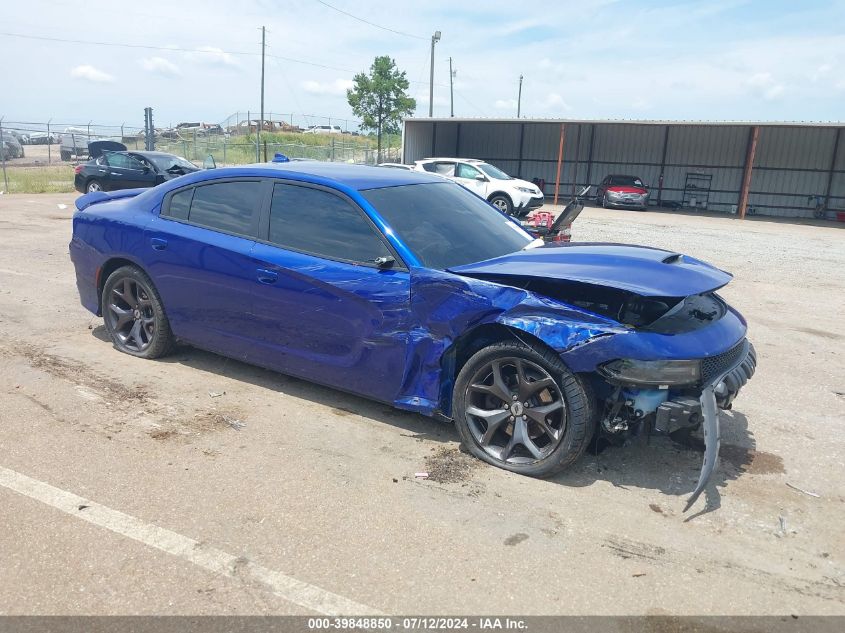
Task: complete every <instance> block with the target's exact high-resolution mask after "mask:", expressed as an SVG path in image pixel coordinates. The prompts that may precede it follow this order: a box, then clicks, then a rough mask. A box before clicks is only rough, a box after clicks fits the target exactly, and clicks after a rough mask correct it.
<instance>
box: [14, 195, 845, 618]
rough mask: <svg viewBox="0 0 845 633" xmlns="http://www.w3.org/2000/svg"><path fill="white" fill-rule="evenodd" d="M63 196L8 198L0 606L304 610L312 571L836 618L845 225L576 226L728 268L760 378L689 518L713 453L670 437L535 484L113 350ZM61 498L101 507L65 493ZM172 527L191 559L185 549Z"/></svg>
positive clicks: (215, 378)
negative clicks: (90, 299)
mask: <svg viewBox="0 0 845 633" xmlns="http://www.w3.org/2000/svg"><path fill="white" fill-rule="evenodd" d="M72 203H73V196H72V195H67V194H63V195H11V196H10V195H5V196H0V236H2V244H3V248H2V249H0V475H2V476H0V484H2V485H0V504H2V508H3V511H2V512H0V560H2V561H3V573H2V574H0V614H11V613H15V614H21V613H40V614H45V613H49V614H64V613H90V614H144V613H168V614H199V613H206V614H232V613H254V614H271V613H272V614H284V613H309V612H313V611H314V608H313V605H312V607H308V606H303V605H307V604H312V603H309V602H308V601H307V600H303V599H299V600H298V599H297V598H296V595H301V593H300V594H296V591H294V589H296V588H297V587H300V588H301V585H297V584H296V582H298V583H307V587H311V588H317V589H313V590H312V589H309V590H308V591H310V592H311V593H309V594H308V595H310V596H314V595H319V596H335V598H332V599H337V596H342V597H345V598H346V599H349V600H353V601H355V603H356V604H361V605H367V606H368V607H370V608H372V609H373V610H379V611H382V612H386V613H403V614H409V613H482V612H483V613H491V612H493V613H510V614H588V613H600V614H709V613H726V614H796V615H805V614H840V615H843V614H845V587H843V585H845V560H843V552H845V536H843V530H842V525H843V520H845V490H843V477H842V475H843V471H845V469H843V461H845V331H843V328H842V315H843V314H845V275H843V270H845V240H843V237H845V233H843V232H842V229H841V228H840V227H838V226H835V225H833V224H826V225H807V224H790V223H778V222H767V221H762V220H749V221H745V222H742V221H739V220H735V219H732V218H725V217H701V216H692V215H678V214H666V213H656V212H645V213H637V212H628V211H605V210H600V209H592V208H588V209H586V210H585V211H584V213H583V214H582V217H581V218H579V220H578V221H577V222H576V224H575V227H574V237H575V239H576V240H581V241H585V240H589V241H616V242H634V243H641V244H650V245H655V246H660V247H663V248H668V249H672V250H678V251H681V252H684V253H688V254H690V255H693V256H697V257H701V258H703V259H706V260H709V261H711V262H713V263H715V264H716V265H718V266H720V267H722V268H725V269H726V270H729V271H731V272H733V273H734V275H735V279H734V281H733V282H732V283H731V284H730V285H729V286H728V287H727V288H726V289H725V290H724V295H725V296H726V298H727V299H728V300H729V301H730V302H731V303H732V304H733V305H735V306H736V307H737V308H739V309H740V311H742V312H743V313H744V315H745V316H746V318H747V319H748V321H749V336H750V337H751V339H752V340H753V341H754V344H755V346H756V348H757V350H758V354H759V359H760V364H759V368H758V371H757V375H756V376H755V377H754V379H753V380H752V381H751V382H750V383H749V384H748V386H747V387H746V388H745V389H744V390H743V391H742V393H741V394H740V395H739V397H738V398H737V400H736V403H735V406H734V409H733V410H732V411H729V412H724V413H723V417H722V423H723V433H724V439H723V442H724V448H723V453H722V460H721V464H720V466H719V468H718V471H717V473H716V474H715V476H714V479H713V483H712V485H711V486H710V488H709V489H708V490H707V492H706V499H702V500H701V501H699V502H698V504H697V505H696V506H695V507H694V509H693V510H692V511H691V512H690V513H688V514H686V515H684V514H683V513H682V512H681V510H682V508H683V503H684V498H685V496H686V495H688V494H689V492H690V491H691V490H692V488H693V486H694V485H695V481H696V478H697V473H698V470H699V468H700V459H701V455H700V453H697V452H695V451H693V450H685V449H682V448H680V447H677V446H674V445H672V444H670V443H668V442H667V441H665V440H661V439H657V438H652V441H651V442H650V444H646V443H645V442H642V443H635V444H634V445H632V446H629V447H626V448H609V449H607V450H605V451H604V452H602V453H600V454H599V455H597V456H596V455H587V456H585V458H584V459H582V461H581V462H580V463H579V464H577V465H576V467H574V468H573V469H572V470H570V471H568V472H566V473H563V474H561V475H559V476H557V477H555V478H554V479H551V480H548V481H538V480H532V479H528V478H523V477H518V476H515V475H512V474H510V473H506V472H504V471H501V470H498V469H494V468H491V467H488V466H486V465H483V464H480V463H474V462H473V461H472V460H470V459H469V458H468V457H467V456H466V455H464V454H462V453H460V452H459V451H458V442H457V435H456V433H455V432H454V430H453V429H452V428H451V427H449V426H448V425H443V424H440V423H436V422H434V421H431V420H428V419H425V418H422V417H420V416H416V415H412V414H407V413H402V412H398V411H394V410H392V409H390V408H388V407H386V406H384V405H381V404H377V403H372V402H369V401H366V400H363V399H360V398H356V397H354V396H350V395H347V394H343V393H340V392H337V391H333V390H331V389H325V388H322V387H317V386H314V385H311V384H308V383H304V382H302V381H299V380H295V379H292V378H287V377H285V376H281V375H278V374H274V373H272V372H267V371H263V370H260V369H256V368H254V367H250V366H247V365H244V364H241V363H238V362H236V361H232V360H226V359H224V358H221V357H219V356H215V355H214V354H209V353H205V352H200V351H197V350H194V349H190V348H187V347H182V348H180V349H178V350H177V352H176V353H175V354H174V355H173V356H171V357H169V358H167V359H165V360H162V361H159V362H147V361H142V360H138V359H134V358H131V357H128V356H126V355H123V354H120V353H118V352H116V351H115V350H114V349H113V348H112V347H111V345H110V344H109V342H108V341H107V337H106V335H105V333H104V331H103V327H102V321H101V320H100V319H97V318H93V317H92V316H91V315H90V314H88V313H86V312H85V311H84V310H83V309H82V308H81V307H80V306H79V303H78V297H77V294H76V288H75V285H74V275H73V269H72V266H71V264H70V262H69V260H68V257H67V243H68V239H69V235H70V226H71V225H70V218H71V212H72ZM61 205H69V206H67V207H65V208H61ZM429 470H430V471H431V472H430V476H429V478H422V477H416V476H415V474H416V473H419V472H423V471H429ZM4 478H5V479H4ZM3 481H6V482H7V483H6V484H3V483H2V482H3ZM12 481H18V482H21V481H26V482H29V483H27V484H26V485H23V484H15V485H17V486H18V487H17V488H15V486H14V485H12V484H11V483H8V482H12ZM33 482H35V483H33ZM38 482H44V483H46V484H49V485H50V486H52V488H49V489H48V488H46V487H45V486H44V483H38ZM787 484H792V485H794V486H796V487H797V488H800V489H802V490H804V491H806V492H811V493H813V495H817V496H812V495H809V494H806V492H801V491H799V490H796V489H793V488H790V487H789V486H787ZM21 486H23V488H21ZM27 486H28V487H27ZM22 489H26V490H30V492H29V493H27V494H22V493H21V490H22ZM57 489H58V491H57ZM14 490H17V491H14ZM26 490H25V491H26ZM37 490H41V491H42V492H41V493H37V494H36V492H32V491H37ZM44 490H47V491H48V492H49V491H52V492H49V494H48V492H43V491H44ZM62 491H66V492H62ZM68 492H69V493H73V494H74V495H78V496H79V497H83V498H84V499H87V500H90V501H86V502H84V503H79V505H78V506H74V507H60V506H61V505H62V504H61V503H59V502H58V501H56V502H53V503H48V501H49V499H53V498H54V499H60V498H64V499H76V498H78V497H72V496H68V495H67V493H68ZM39 494H40V495H41V497H39V496H38V495H39ZM62 495H64V496H62ZM36 499H39V500H36ZM65 505H66V504H65ZM115 511H119V512H120V513H123V514H120V515H117V514H115ZM86 512H87V513H88V514H87V515H86V514H85V513H86ZM92 512H93V514H92ZM109 513H111V514H109ZM114 516H120V517H124V518H123V519H121V520H122V521H124V523H126V522H128V521H130V519H131V521H134V522H135V523H133V525H135V524H137V525H143V526H145V527H143V529H140V528H139V529H138V530H135V531H134V532H133V531H132V530H129V529H128V528H127V529H124V530H123V531H122V532H120V531H119V530H117V528H115V527H114V525H113V524H112V526H111V527H109V525H108V521H107V520H106V519H103V518H102V517H106V518H108V517H114ZM127 516H128V517H130V518H125V517H127ZM97 517H101V518H100V519H98V518H97ZM110 520H111V519H110ZM98 521H99V523H98ZM113 523H114V522H113ZM118 523H119V521H118ZM104 525H105V527H104ZM121 525H123V524H121ZM162 530H165V532H162ZM173 534H176V535H181V536H182V537H183V538H184V539H189V540H187V541H184V542H189V543H193V545H192V546H190V547H181V549H180V548H177V547H175V546H168V547H169V549H168V547H165V545H163V544H162V542H161V539H165V537H166V538H170V539H171V542H182V541H178V539H177V541H174V540H173V539H176V537H175V536H173ZM167 535H170V536H167ZM156 539H159V540H158V541H157V540H156ZM165 540H166V539H165ZM150 543H155V544H154V545H153V546H152V547H150V546H149V545H150ZM227 556H229V557H231V558H230V559H229V558H226V557H227ZM225 560H228V561H229V562H228V563H225V564H224V563H219V564H218V562H219V561H225ZM262 570H263V571H262ZM285 579H287V580H285ZM291 579H293V580H291ZM294 580H295V581H296V582H294ZM315 592H316V593H315ZM320 592H323V593H320ZM327 592H328V593H327ZM306 593H307V592H306Z"/></svg>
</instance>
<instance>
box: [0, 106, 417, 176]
mask: <svg viewBox="0 0 845 633" xmlns="http://www.w3.org/2000/svg"><path fill="white" fill-rule="evenodd" d="M264 116H265V118H264V119H263V120H264V123H263V125H262V126H261V130H260V131H259V129H258V128H259V121H258V117H256V116H255V115H254V114H252V113H251V112H243V113H239V112H238V113H235V114H233V115H231V116H229V117H227V118H226V119H225V120H224V121H223V122H222V123H219V124H209V123H205V122H198V121H188V122H180V123H178V124H177V125H175V126H172V127H169V126H164V127H161V126H159V123H160V122H159V121H155V120H154V124H155V126H156V127H155V150H156V151H161V152H168V153H171V154H177V155H179V156H183V157H185V158H187V159H188V160H190V161H193V162H195V163H197V164H200V163H202V162H203V160H204V159H205V158H206V157H207V156H209V155H211V156H213V157H214V160H215V162H216V163H217V165H218V166H231V165H243V164H250V163H255V162H264V161H266V160H272V158H273V156H274V155H275V154H276V153H281V154H284V155H285V156H288V157H289V158H303V159H311V160H319V161H335V162H348V163H358V164H367V165H374V164H376V163H378V162H399V161H400V160H401V155H402V152H401V147H400V137H399V136H398V135H386V136H384V137H383V138H382V144H383V147H382V152H381V156H379V155H378V151H377V143H376V139H375V138H372V137H370V136H363V135H361V134H359V133H358V132H357V126H358V122H357V121H354V120H352V119H340V118H332V117H318V116H315V115H294V114H278V113H265V115H264ZM315 126H316V127H315ZM94 140H111V141H117V142H120V143H122V144H123V145H125V146H126V147H127V149H128V150H130V151H132V150H138V151H143V150H144V149H145V136H144V129H143V127H141V126H137V125H127V124H122V125H103V124H99V123H96V122H93V121H88V122H78V121H77V122H67V121H63V120H61V119H56V120H53V119H50V120H49V121H46V122H45V121H17V120H7V119H0V159H2V163H3V174H2V180H0V191H8V192H10V193H15V192H28V193H38V192H49V191H55V192H59V191H72V190H73V169H72V167H73V166H75V165H76V164H78V163H79V162H83V161H85V160H88V143H89V142H90V141H94Z"/></svg>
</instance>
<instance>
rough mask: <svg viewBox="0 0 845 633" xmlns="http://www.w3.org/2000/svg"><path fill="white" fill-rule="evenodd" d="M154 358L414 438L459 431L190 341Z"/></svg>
mask: <svg viewBox="0 0 845 633" xmlns="http://www.w3.org/2000/svg"><path fill="white" fill-rule="evenodd" d="M91 333H92V335H93V336H94V337H96V338H97V339H99V340H101V341H105V342H108V343H111V338H110V337H109V335H108V332H106V329H105V327H104V326H103V325H99V326H97V327H95V328H93V330H92V331H91ZM156 362H160V363H165V364H178V365H184V366H185V367H190V368H191V369H195V370H198V371H201V372H204V373H206V374H211V375H212V376H222V377H226V378H230V379H232V380H237V381H239V382H244V383H249V384H251V385H254V386H256V387H259V388H261V389H266V390H268V391H274V392H277V393H281V394H285V395H289V396H294V397H295V398H301V399H303V400H309V401H311V402H314V403H317V404H321V405H324V406H329V407H332V408H334V409H336V410H337V411H338V412H341V413H351V414H355V415H360V416H362V417H365V418H368V419H370V420H374V421H376V422H381V423H383V424H389V425H391V426H395V427H397V428H399V429H402V430H403V431H406V432H407V433H408V434H409V435H410V436H411V437H413V438H414V439H421V440H432V441H435V442H444V443H445V442H457V441H458V433H457V431H455V428H454V426H453V425H451V424H447V423H444V422H441V421H438V420H435V419H433V418H429V417H426V416H423V415H419V414H416V413H412V412H408V411H401V410H399V409H395V408H393V407H392V406H390V405H389V404H384V403H380V402H376V401H374V400H369V399H367V398H362V397H360V396H356V395H354V394H350V393H347V392H345V391H339V390H337V389H333V388H331V387H324V386H322V385H318V384H317V383H313V382H308V381H306V380H301V379H299V378H295V377H293V376H288V375H286V374H280V373H278V372H275V371H272V370H270V369H263V368H261V367H258V366H256V365H250V364H247V363H243V362H241V361H238V360H234V359H232V358H227V357H225V356H220V355H219V354H215V353H213V352H206V351H204V350H201V349H199V348H196V347H191V346H190V345H185V344H179V345H177V347H176V349H175V350H173V352H171V353H170V354H169V355H168V356H165V357H164V358H161V359H159V360H158V361H156ZM213 385H214V379H213V377H210V378H209V387H213Z"/></svg>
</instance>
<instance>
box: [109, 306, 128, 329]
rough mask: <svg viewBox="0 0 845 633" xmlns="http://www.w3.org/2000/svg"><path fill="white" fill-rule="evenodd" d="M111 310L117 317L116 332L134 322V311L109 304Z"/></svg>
mask: <svg viewBox="0 0 845 633" xmlns="http://www.w3.org/2000/svg"><path fill="white" fill-rule="evenodd" d="M109 310H111V311H112V313H114V314H115V315H116V316H117V322H116V323H115V324H114V329H116V330H119V329H120V328H122V327H123V326H124V325H126V324H127V323H128V322H129V321H131V320H132V310H126V309H124V308H121V307H120V306H118V305H116V304H114V303H112V304H109Z"/></svg>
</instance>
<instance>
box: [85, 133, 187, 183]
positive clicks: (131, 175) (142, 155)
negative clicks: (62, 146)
mask: <svg viewBox="0 0 845 633" xmlns="http://www.w3.org/2000/svg"><path fill="white" fill-rule="evenodd" d="M89 153H90V156H91V160H89V161H88V162H85V163H82V164H81V165H77V166H76V167H75V168H74V177H73V186H74V189H76V190H77V191H79V192H81V193H91V192H92V191H115V190H118V189H135V188H138V187H154V186H155V185H158V184H161V183H163V182H165V181H168V180H173V179H174V178H178V177H179V176H184V175H185V174H190V173H193V172H195V171H200V168H199V167H197V166H196V165H194V164H193V163H192V162H190V161H188V160H186V159H184V158H182V157H181V156H175V155H174V154H166V153H164V152H137V151H133V152H130V151H127V149H126V146H125V145H124V144H123V143H117V142H115V141H94V142H93V143H91V145H90V147H89Z"/></svg>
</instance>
